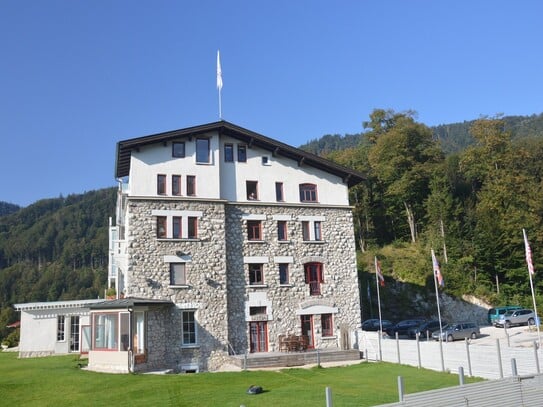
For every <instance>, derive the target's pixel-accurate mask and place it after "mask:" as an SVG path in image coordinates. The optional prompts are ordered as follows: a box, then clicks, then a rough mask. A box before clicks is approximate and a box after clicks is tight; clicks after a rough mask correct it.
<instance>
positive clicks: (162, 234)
mask: <svg viewBox="0 0 543 407" xmlns="http://www.w3.org/2000/svg"><path fill="white" fill-rule="evenodd" d="M151 215H152V216H156V236H157V238H158V239H198V222H199V218H201V217H202V216H203V212H202V211H187V210H162V209H156V210H152V211H151Z"/></svg>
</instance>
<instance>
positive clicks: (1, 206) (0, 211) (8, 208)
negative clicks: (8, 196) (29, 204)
mask: <svg viewBox="0 0 543 407" xmlns="http://www.w3.org/2000/svg"><path fill="white" fill-rule="evenodd" d="M19 209H21V207H20V206H18V205H14V204H12V203H9V202H2V201H0V216H4V215H9V214H10V213H14V212H17V211H18V210H19Z"/></svg>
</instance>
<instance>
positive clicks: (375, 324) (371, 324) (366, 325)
mask: <svg viewBox="0 0 543 407" xmlns="http://www.w3.org/2000/svg"><path fill="white" fill-rule="evenodd" d="M381 325H382V326H383V331H385V330H386V329H387V328H390V327H391V326H393V325H394V324H393V323H392V322H390V321H389V320H388V319H382V320H381ZM362 330H364V331H378V330H379V320H378V319H366V320H365V321H364V322H362Z"/></svg>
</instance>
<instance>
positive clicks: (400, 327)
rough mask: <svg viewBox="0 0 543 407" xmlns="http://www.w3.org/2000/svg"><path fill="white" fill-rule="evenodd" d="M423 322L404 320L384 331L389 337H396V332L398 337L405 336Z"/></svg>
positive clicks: (419, 320) (420, 320) (421, 320)
mask: <svg viewBox="0 0 543 407" xmlns="http://www.w3.org/2000/svg"><path fill="white" fill-rule="evenodd" d="M423 322H425V320H424V319H406V320H403V321H400V322H398V323H397V324H396V325H394V326H391V327H390V328H388V329H386V333H387V334H388V335H389V336H396V332H397V333H398V336H407V335H408V333H409V330H410V329H412V328H416V327H418V326H419V325H420V324H422V323H423Z"/></svg>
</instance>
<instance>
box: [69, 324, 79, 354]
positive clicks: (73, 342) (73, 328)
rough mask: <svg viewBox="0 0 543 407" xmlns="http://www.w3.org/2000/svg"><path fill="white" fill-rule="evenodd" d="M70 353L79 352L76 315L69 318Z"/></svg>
mask: <svg viewBox="0 0 543 407" xmlns="http://www.w3.org/2000/svg"><path fill="white" fill-rule="evenodd" d="M70 352H79V316H77V315H73V316H72V317H71V323H70Z"/></svg>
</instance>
